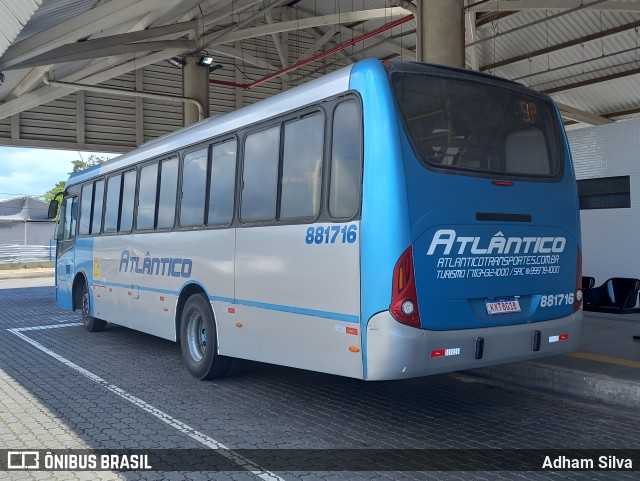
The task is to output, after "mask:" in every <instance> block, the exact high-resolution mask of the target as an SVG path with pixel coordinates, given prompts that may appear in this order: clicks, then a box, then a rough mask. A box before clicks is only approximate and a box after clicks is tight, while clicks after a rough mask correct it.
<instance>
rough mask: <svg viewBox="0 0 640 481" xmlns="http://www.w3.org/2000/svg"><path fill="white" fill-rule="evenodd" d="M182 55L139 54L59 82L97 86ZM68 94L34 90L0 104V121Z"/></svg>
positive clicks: (54, 89) (171, 52)
mask: <svg viewBox="0 0 640 481" xmlns="http://www.w3.org/2000/svg"><path fill="white" fill-rule="evenodd" d="M184 53H186V51H185V50H184V49H169V50H162V51H161V52H156V53H149V54H148V55H144V54H140V55H138V56H137V57H135V58H133V59H131V58H130V57H129V59H123V58H122V57H119V58H117V59H114V62H117V61H120V62H123V63H120V64H118V65H115V66H113V67H111V68H106V69H105V66H104V65H95V64H93V65H90V66H89V67H87V68H85V69H82V70H80V71H78V72H75V73H73V74H71V75H69V76H67V77H65V78H63V79H61V80H62V81H65V82H78V81H82V82H83V83H86V84H92V85H93V84H99V83H102V82H106V81H107V80H111V79H112V78H114V77H119V76H120V75H124V74H126V73H129V72H132V71H134V70H136V69H139V68H143V67H146V66H147V65H152V64H154V63H157V62H162V61H163V60H167V59H169V58H171V57H175V56H178V55H182V54H184ZM96 70H98V71H96ZM68 93H69V91H68V89H65V88H61V87H50V86H44V87H40V88H38V89H36V90H33V91H31V92H28V93H25V94H23V95H22V96H20V97H18V98H15V99H12V100H9V101H8V102H5V103H3V104H0V119H4V118H6V117H9V116H11V115H14V114H16V113H18V112H22V111H24V110H29V109H32V108H34V107H37V106H38V105H42V104H46V103H48V102H52V101H54V100H56V99H59V98H60V97H64V96H65V95H67V94H68Z"/></svg>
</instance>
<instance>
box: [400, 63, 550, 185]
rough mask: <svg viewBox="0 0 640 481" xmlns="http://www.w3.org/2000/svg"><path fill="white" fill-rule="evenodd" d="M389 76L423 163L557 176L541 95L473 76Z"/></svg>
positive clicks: (547, 104)
mask: <svg viewBox="0 0 640 481" xmlns="http://www.w3.org/2000/svg"><path fill="white" fill-rule="evenodd" d="M391 79H392V84H393V89H394V91H395V94H396V97H397V100H398V104H399V107H400V110H401V113H402V115H403V117H404V120H405V124H406V126H407V130H408V133H409V136H410V137H411V140H412V142H413V146H414V149H415V150H416V154H417V155H418V156H419V157H420V158H421V160H422V161H423V162H425V163H426V164H428V165H431V166H434V167H439V168H448V169H455V170H458V171H469V172H477V173H480V174H494V175H502V176H524V177H558V176H559V175H560V173H561V168H562V161H561V149H560V141H559V139H560V136H559V135H558V126H557V121H556V119H555V115H554V112H553V107H552V104H551V103H550V102H548V101H546V100H544V99H543V98H540V97H537V96H533V95H528V94H527V93H526V92H520V91H518V90H516V89H509V88H504V87H499V86H495V85H491V84H488V83H485V82H477V81H473V80H464V79H463V80H460V79H456V78H448V77H440V76H429V75H425V74H416V73H404V72H399V73H394V74H393V75H392V77H391Z"/></svg>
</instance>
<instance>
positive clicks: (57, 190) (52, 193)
mask: <svg viewBox="0 0 640 481" xmlns="http://www.w3.org/2000/svg"><path fill="white" fill-rule="evenodd" d="M64 184H65V181H64V180H60V181H58V183H57V184H56V185H54V186H53V188H52V189H51V190H49V191H48V192H47V193H46V194H44V195H43V196H42V198H43V199H44V200H46V201H47V202H51V201H52V200H53V199H54V198H55V197H56V196H57V195H58V194H62V193H63V192H64Z"/></svg>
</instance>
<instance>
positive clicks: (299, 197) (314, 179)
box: [280, 112, 324, 219]
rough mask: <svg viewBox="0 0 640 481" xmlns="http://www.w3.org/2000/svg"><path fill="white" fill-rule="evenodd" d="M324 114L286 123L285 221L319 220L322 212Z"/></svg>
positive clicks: (282, 204) (281, 209) (318, 113)
mask: <svg viewBox="0 0 640 481" xmlns="http://www.w3.org/2000/svg"><path fill="white" fill-rule="evenodd" d="M323 148H324V115H323V114H322V113H321V112H316V113H313V114H311V115H307V116H306V117H303V118H301V119H296V120H292V121H289V122H286V123H285V124H284V147H283V154H282V180H281V182H282V191H281V192H282V195H281V205H280V218H281V219H296V218H315V217H316V216H317V215H318V213H319V211H320V190H321V187H322V150H323Z"/></svg>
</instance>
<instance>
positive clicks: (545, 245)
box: [427, 229, 567, 256]
mask: <svg viewBox="0 0 640 481" xmlns="http://www.w3.org/2000/svg"><path fill="white" fill-rule="evenodd" d="M483 245H484V246H485V247H481V246H483ZM566 245H567V239H566V238H565V237H505V236H504V234H503V233H502V232H496V233H495V234H494V235H493V237H491V239H489V242H488V243H486V242H485V243H483V242H482V239H481V238H480V237H462V236H458V235H457V233H456V231H455V230H454V229H440V230H438V231H437V232H436V233H435V234H434V235H433V239H431V245H430V246H429V250H428V251H427V255H428V256H432V255H433V254H434V253H435V252H436V249H437V248H438V246H442V248H443V251H442V255H445V256H448V255H450V254H451V251H452V250H454V247H457V250H456V251H455V252H454V254H458V255H464V254H466V253H467V250H468V251H469V253H471V254H473V255H485V254H560V253H561V252H564V248H565V246H566Z"/></svg>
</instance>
